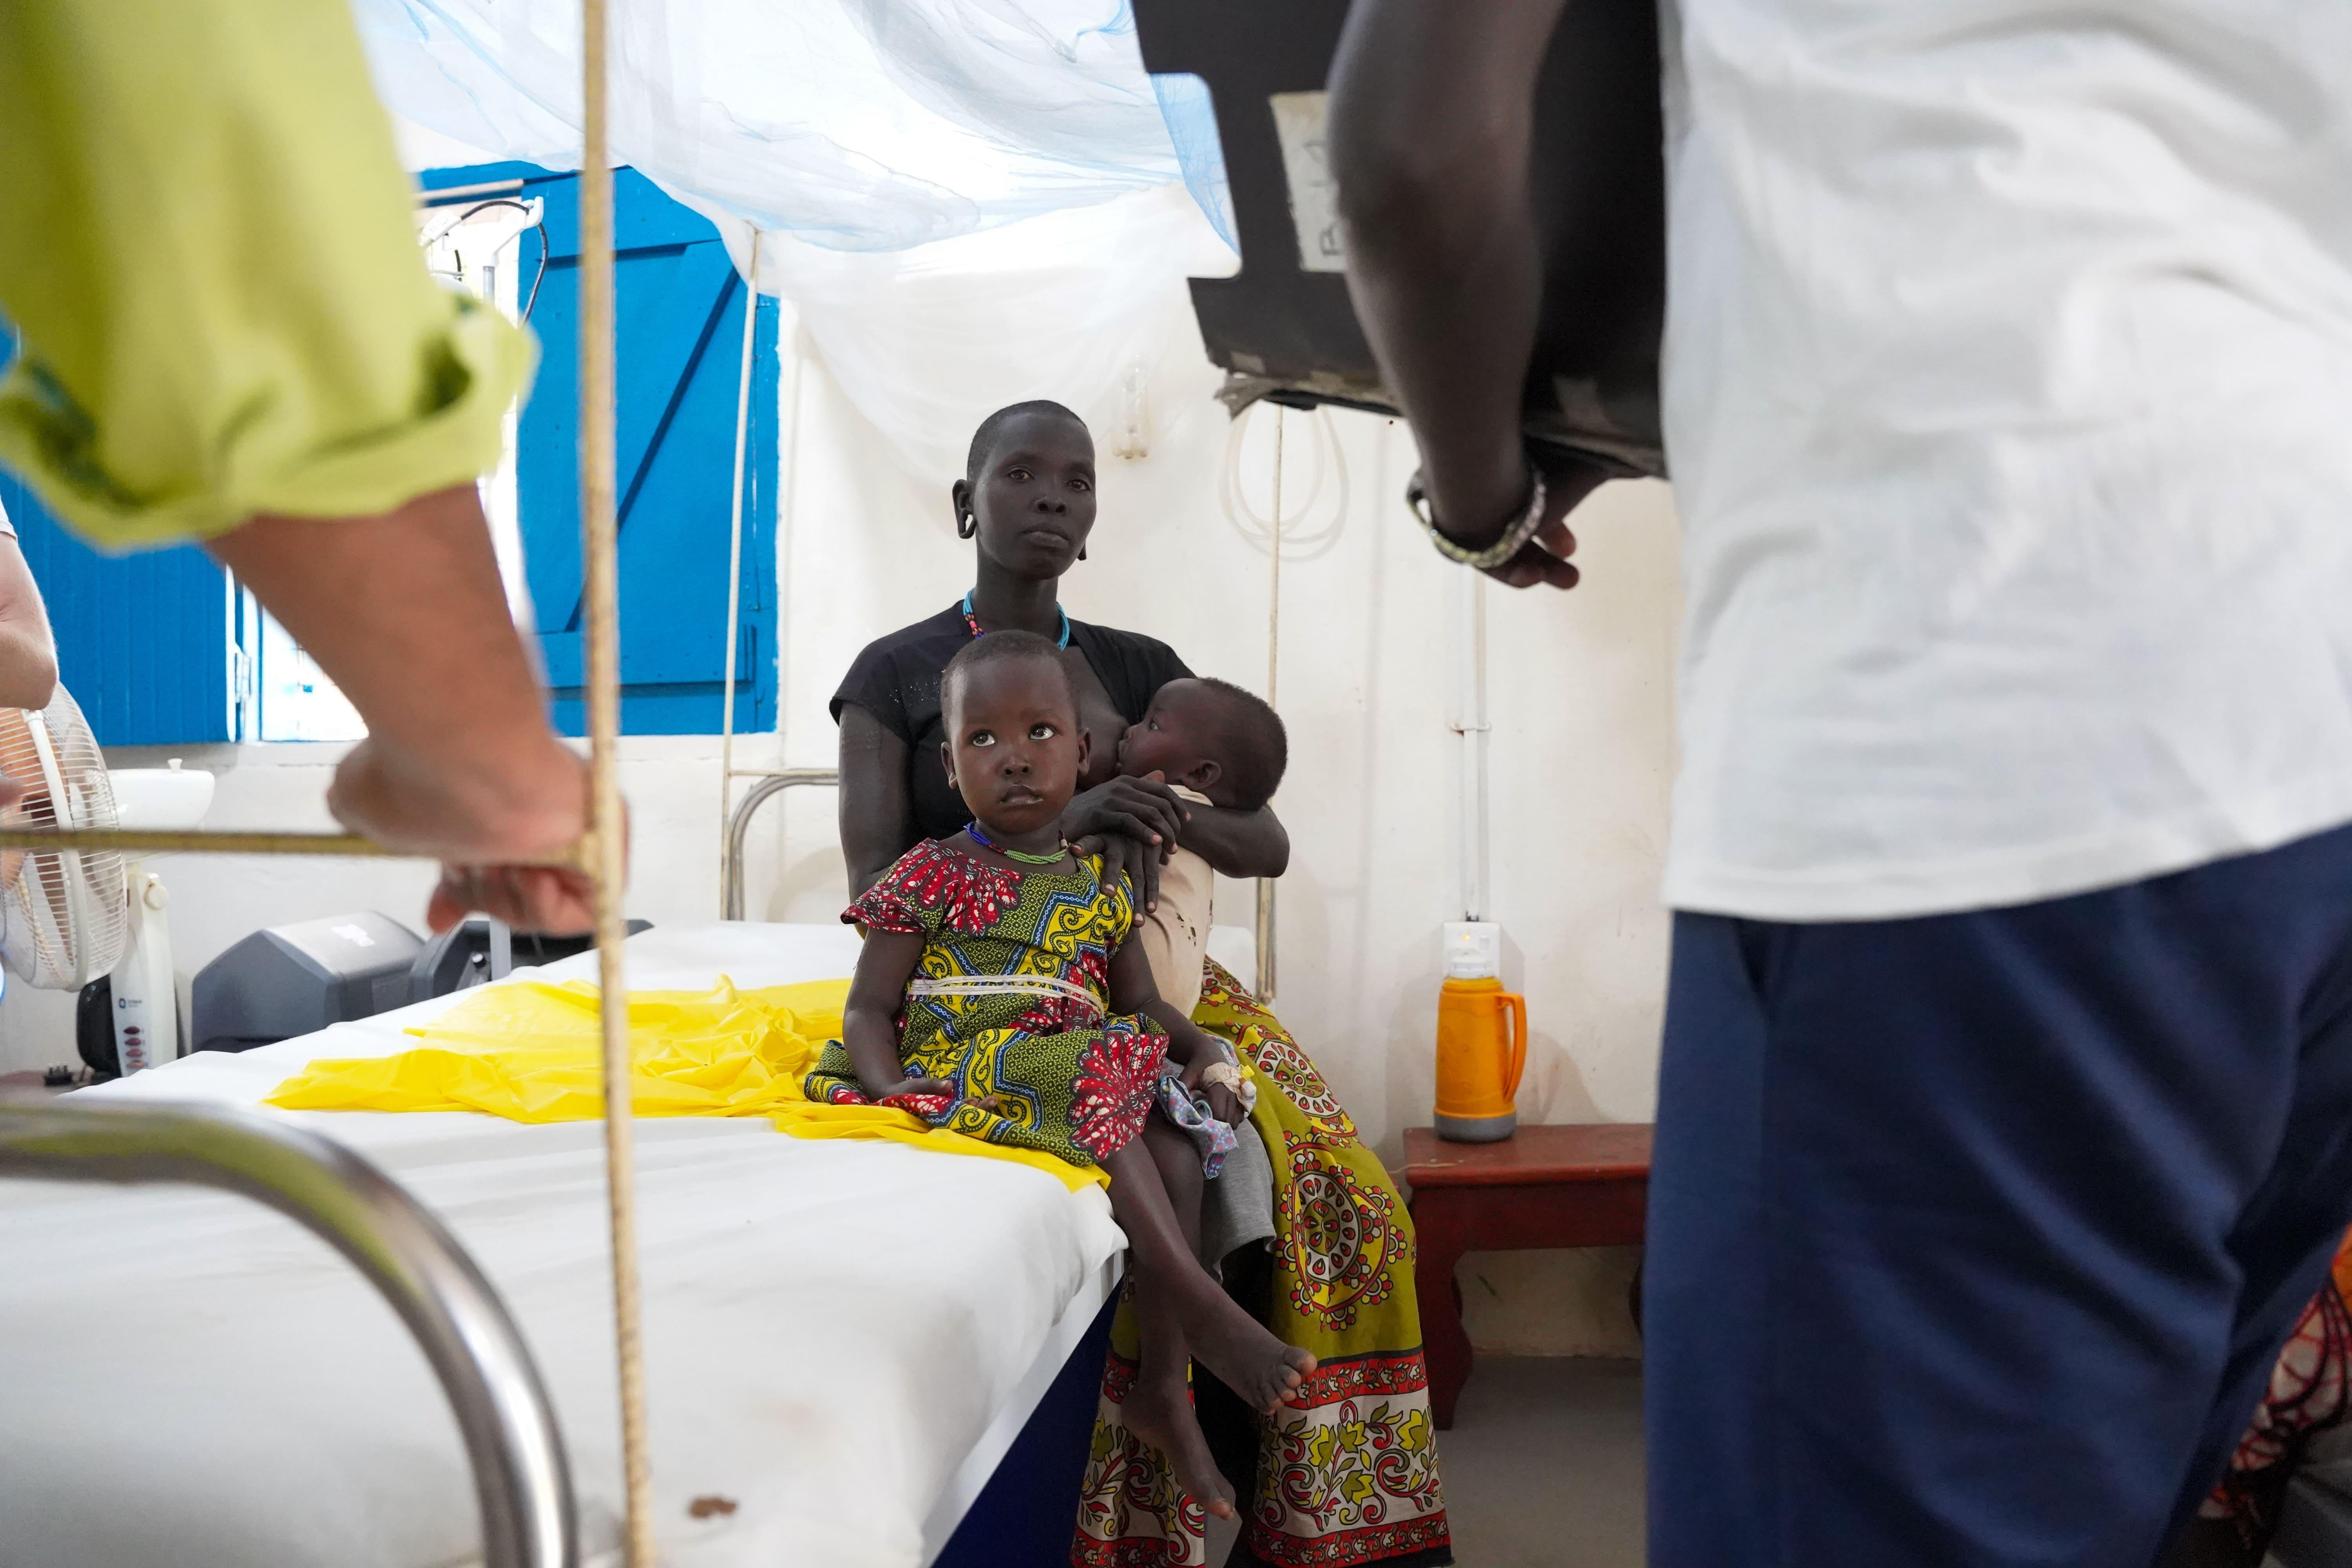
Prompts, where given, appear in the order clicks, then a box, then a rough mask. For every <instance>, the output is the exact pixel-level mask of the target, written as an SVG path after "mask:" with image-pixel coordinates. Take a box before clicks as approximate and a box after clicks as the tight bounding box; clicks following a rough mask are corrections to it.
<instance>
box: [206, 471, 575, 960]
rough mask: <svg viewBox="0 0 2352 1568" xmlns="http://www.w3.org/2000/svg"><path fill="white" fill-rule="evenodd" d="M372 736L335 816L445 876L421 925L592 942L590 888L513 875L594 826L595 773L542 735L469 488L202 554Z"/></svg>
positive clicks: (569, 879) (350, 772) (336, 797)
mask: <svg viewBox="0 0 2352 1568" xmlns="http://www.w3.org/2000/svg"><path fill="white" fill-rule="evenodd" d="M209 548H210V549H211V551H212V552H213V554H214V555H215V557H216V558H218V559H219V561H220V562H221V563H222V564H224V565H226V567H228V568H229V570H230V571H232V572H234V573H236V574H237V576H238V577H239V578H240V579H242V580H243V581H244V583H245V584H246V585H247V586H248V587H250V588H251V589H252V590H253V591H254V593H255V594H256V595H258V596H259V597H260V600H261V602H262V603H263V604H264V605H268V606H269V610H270V613H271V614H273V615H275V616H277V617H278V619H279V620H280V621H281V622H283V623H284V624H285V626H286V629H287V630H289V631H290V632H292V633H293V634H294V637H295V639H296V640H297V641H299V643H301V645H302V646H303V647H304V648H306V649H308V650H309V652H310V657H311V658H315V659H317V660H318V661H319V665H320V668H322V669H324V670H325V671H326V672H327V674H328V675H329V676H331V678H333V679H334V682H335V684H336V685H337V686H339V687H341V689H342V691H343V695H344V696H346V697H348V698H350V699H351V701H352V706H353V707H355V708H357V709H358V710H360V713H361V715H362V717H363V718H365V719H366V721H367V724H368V738H367V739H366V740H365V741H363V742H361V743H360V744H359V745H358V746H356V747H354V748H353V749H352V752H351V754H350V755H349V756H347V757H345V758H344V759H343V763H342V765H341V767H340V768H338V769H337V770H336V772H335V783H334V786H333V788H332V789H331V790H330V791H329V792H328V795H327V804H328V805H329V807H330V808H331V810H332V811H333V812H334V814H335V816H336V817H337V819H338V820H340V821H341V822H342V823H343V824H344V825H345V826H349V827H350V828H352V830H353V831H355V832H358V833H363V834H365V835H367V836H368V837H371V838H373V839H375V840H376V841H377V842H379V843H382V844H385V845H388V846H390V847H394V848H396V849H404V850H409V851H412V852H414V853H417V854H422V855H431V856H434V857H436V858H439V859H441V860H442V861H443V862H444V863H445V864H444V867H443V878H442V883H441V886H440V888H439V889H436V891H435V893H434V896H433V901H432V905H431V907H430V909H429V910H428V912H427V919H428V921H430V923H431V924H432V926H433V928H434V929H435V930H436V931H442V930H446V929H447V928H448V927H449V926H450V925H452V924H454V923H455V922H456V921H457V920H458V919H460V918H462V917H463V916H464V915H465V913H466V912H467V910H469V909H478V910H485V911H487V912H488V913H490V914H493V915H497V916H499V918H501V919H504V920H507V921H511V922H512V923H514V924H516V925H518V926H520V927H522V928H523V929H525V930H541V931H584V930H586V929H587V927H588V925H589V923H590V921H591V918H592V911H591V909H590V904H589V897H588V885H587V880H586V879H585V878H583V877H582V876H580V875H579V874H578V873H576V872H572V871H567V870H556V869H552V868H517V867H515V866H513V865H511V864H509V863H508V862H509V861H510V860H515V859H524V858H535V857H540V856H546V855H551V854H554V853H556V852H558V851H560V850H562V848H563V847H565V846H567V845H569V844H571V843H572V841H573V840H574V839H576V838H578V837H580V835H581V833H582V832H583V830H584V829H585V827H586V826H587V821H588V787H587V769H586V765H585V764H584V763H582V762H581V760H580V759H579V758H578V757H577V756H575V755H573V754H572V752H571V751H570V750H569V749H568V748H567V747H565V746H564V745H563V743H562V742H561V741H559V740H558V739H557V738H556V736H555V732H554V731H553V730H551V728H550V727H549V725H548V721H547V713H546V708H545V700H544V698H543V696H542V694H541V691H540V689H539V682H538V680H537V679H536V678H535V677H534V676H533V674H532V671H531V668H530V661H529V660H528V659H527V658H526V657H525V656H524V653H523V647H522V639H521V638H520V636H519V635H518V634H517V633H516V631H515V628H514V623H513V621H512V619H511V618H510V617H509V615H508V612H507V602H506V594H505V591H504V589H503V588H502V586H501V585H500V584H499V569H498V561H497V558H496V556H495V555H494V554H493V553H492V552H491V548H490V536H489V530H488V525H487V524H486V523H485V522H484V521H483V518H482V510H481V502H480V499H479V497H478V495H477V493H476V491H475V489H474V487H473V486H471V485H461V486H457V487H454V488H452V489H446V490H439V491H436V492H435V493H433V494H430V495H425V496H420V497H418V498H417V499H415V500H412V501H410V502H408V503H407V504H406V505H405V506H403V507H401V508H399V509H398V510H394V511H391V512H386V513H383V514H381V515H378V516H375V517H363V518H333V519H319V518H289V517H260V518H256V519H255V520H254V521H251V522H249V523H247V524H246V525H245V526H244V527H242V528H239V529H237V530H236V531H233V532H229V533H225V534H222V535H221V536H219V537H218V538H216V539H215V540H213V541H212V542H211V544H210V547H209Z"/></svg>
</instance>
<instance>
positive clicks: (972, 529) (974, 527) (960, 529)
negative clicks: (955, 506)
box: [956, 511, 980, 539]
mask: <svg viewBox="0 0 2352 1568" xmlns="http://www.w3.org/2000/svg"><path fill="white" fill-rule="evenodd" d="M979 531H980V519H979V518H977V517H975V516H973V515H972V514H971V512H968V511H961V512H958V513H956V537H957V538H958V539H970V538H971V536H972V535H973V534H975V533H978V532H979Z"/></svg>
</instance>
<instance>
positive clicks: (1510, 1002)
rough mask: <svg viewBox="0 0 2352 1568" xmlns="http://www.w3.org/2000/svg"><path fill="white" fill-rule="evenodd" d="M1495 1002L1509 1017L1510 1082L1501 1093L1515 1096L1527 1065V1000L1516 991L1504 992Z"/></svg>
mask: <svg viewBox="0 0 2352 1568" xmlns="http://www.w3.org/2000/svg"><path fill="white" fill-rule="evenodd" d="M1496 1001H1498V1002H1500V1003H1502V1005H1503V1006H1504V1008H1505V1009H1506V1010H1507V1011H1508V1012H1509V1014H1510V1015H1511V1072H1510V1079H1511V1081H1510V1082H1508V1083H1507V1084H1505V1085H1504V1086H1503V1092H1504V1093H1505V1094H1507V1095H1516V1094H1517V1093H1518V1092H1519V1074H1520V1073H1522V1072H1524V1071H1525V1070H1526V1069H1527V1065H1528V999H1527V998H1526V997H1524V996H1522V995H1520V994H1518V993H1517V992H1516V991H1506V992H1504V993H1503V994H1501V995H1500V996H1498V997H1496Z"/></svg>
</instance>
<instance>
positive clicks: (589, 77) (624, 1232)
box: [580, 0, 654, 1568]
mask: <svg viewBox="0 0 2352 1568" xmlns="http://www.w3.org/2000/svg"><path fill="white" fill-rule="evenodd" d="M604 8H605V0H582V5H581V16H580V23H581V41H580V59H581V68H582V77H583V80H582V83H581V87H582V100H581V110H582V112H581V142H582V145H581V157H580V500H581V512H582V516H581V534H582V547H581V557H582V566H583V577H584V581H583V584H582V596H583V599H584V600H585V601H586V605H585V607H586V612H587V613H586V615H585V616H584V620H585V630H586V632H587V650H586V651H587V656H588V657H587V665H588V671H587V673H588V734H589V752H588V772H589V791H590V797H589V811H588V824H589V827H588V831H589V837H590V842H591V844H592V846H593V849H592V855H593V869H592V872H591V877H592V880H593V885H594V889H595V905H596V970H597V974H596V980H597V985H598V988H599V989H600V991H601V992H602V998H601V1000H600V1002H599V1005H598V1008H597V1013H598V1018H599V1021H600V1022H601V1023H602V1024H603V1026H604V1181H605V1198H606V1203H607V1207H608V1218H609V1219H610V1221H611V1228H612V1237H613V1339H614V1345H615V1346H616V1348H617V1349H618V1352H619V1362H620V1365H619V1369H618V1371H619V1378H620V1394H621V1470H622V1490H623V1495H624V1497H625V1503H626V1510H627V1511H626V1522H625V1529H624V1533H623V1537H622V1561H623V1563H625V1568H654V1521H653V1506H652V1502H653V1500H652V1487H651V1471H650V1469H649V1468H648V1466H647V1464H646V1390H645V1360H644V1354H643V1349H644V1347H643V1345H642V1343H641V1341H640V1336H639V1320H638V1288H637V1216H636V1204H635V1193H636V1171H635V1159H634V1157H633V1155H634V1151H633V1149H632V1147H631V1142H630V1125H629V1118H630V1110H631V1106H630V1093H629V1087H630V1072H629V995H628V979H627V973H626V971H625V967H624V963H623V959H622V952H621V944H622V943H623V942H625V941H626V940H627V937H628V930H627V926H626V924H625V921H624V920H623V918H622V912H621V911H622V904H621V899H622V892H623V889H624V885H625V879H626V876H627V872H628V866H627V844H626V841H625V839H624V837H623V835H624V833H625V831H626V828H625V825H624V822H623V818H622V813H621V780H620V756H619V742H620V734H621V636H620V606H619V597H618V591H617V583H616V576H617V574H616V571H615V556H616V554H617V553H618V552H617V548H616V547H617V543H618V537H619V527H618V523H617V521H616V519H615V515H614V445H615V443H614V364H613V353H614V342H613V169H612V161H611V158H610V156H609V154H608V153H607V150H606V144H605V101H604V89H605V80H606V68H605V63H604V42H605V17H604Z"/></svg>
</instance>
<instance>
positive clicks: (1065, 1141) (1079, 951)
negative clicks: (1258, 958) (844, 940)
mask: <svg viewBox="0 0 2352 1568" xmlns="http://www.w3.org/2000/svg"><path fill="white" fill-rule="evenodd" d="M841 918H842V919H843V920H844V921H848V922H850V923H852V924H854V925H856V926H859V927H861V928H863V929H864V930H865V931H867V932H869V933H870V932H874V931H897V932H899V933H902V934H905V935H908V936H919V937H921V938H922V939H923V956H922V961H921V963H919V964H918V965H917V966H916V970H915V980H914V984H913V986H912V987H911V988H910V991H909V994H908V997H907V1002H906V1006H905V1010H904V1011H903V1012H902V1013H901V1014H900V1015H899V1017H898V1060H899V1062H900V1063H901V1065H903V1066H904V1068H905V1069H906V1072H907V1075H908V1077H910V1078H936V1079H945V1080H947V1081H948V1082H950V1083H951V1084H953V1085H954V1086H955V1090H956V1092H955V1093H954V1094H953V1095H952V1096H950V1095H942V1094H908V1095H896V1096H893V1097H892V1098H891V1099H890V1100H888V1101H887V1103H888V1104H891V1105H896V1106H900V1107H903V1108H904V1109H906V1110H911V1111H914V1112H915V1113H916V1114H917V1115H919V1116H920V1117H922V1118H923V1119H924V1120H925V1121H929V1123H930V1124H931V1125H932V1126H934V1127H944V1128H946V1129H948V1130H949V1131H953V1132H961V1133H964V1134H966V1135H967V1136H970V1137H973V1138H979V1139H983V1140H985V1141H987V1142H992V1143H1002V1144H1007V1145H1010V1146H1012V1147H1015V1148H1024V1149H1036V1150H1040V1151H1043V1152H1046V1153H1049V1154H1054V1155H1056V1156H1058V1157H1060V1158H1061V1159H1064V1160H1067V1161H1068V1162H1070V1163H1072V1164H1074V1165H1082V1166H1091V1165H1098V1164H1100V1163H1102V1162H1103V1161H1105V1160H1108V1158H1110V1156H1111V1155H1113V1154H1115V1153H1117V1152H1118V1151H1119V1150H1120V1149H1121V1148H1123V1147H1124V1146H1125V1145H1126V1144H1127V1142H1128V1141H1129V1140H1130V1139H1132V1138H1133V1137H1134V1136H1135V1135H1136V1134H1137V1133H1138V1132H1139V1131H1142V1129H1143V1119H1144V1117H1145V1116H1146V1115H1147V1114H1148V1113H1149V1112H1150V1109H1151V1097H1152V1092H1153V1089H1154V1088H1155V1087H1156V1085H1157V1084H1158V1082H1159V1078H1160V1063H1161V1061H1162V1060H1163V1059H1165V1058H1166V1056H1167V1054H1168V1037H1167V1036H1166V1035H1165V1034H1163V1033H1161V1032H1160V1030H1159V1029H1157V1028H1156V1027H1155V1026H1153V1025H1152V1024H1151V1023H1150V1020H1148V1019H1146V1018H1143V1017H1141V1016H1134V1015H1124V1016H1123V1015H1116V1014H1113V1013H1112V1012H1111V1011H1110V1005H1109V994H1110V956H1111V954H1112V953H1114V952H1118V947H1119V944H1120V943H1121V942H1125V941H1126V940H1127V935H1128V932H1129V931H1130V930H1131V929H1132V928H1133V926H1134V924H1135V905H1134V902H1133V900H1131V899H1130V898H1129V895H1128V890H1127V882H1126V879H1124V878H1121V879H1118V881H1116V882H1113V883H1109V884H1106V883H1105V882H1104V880H1103V875H1102V861H1101V860H1100V858H1084V859H1080V860H1079V861H1078V862H1077V869H1076V871H1075V872H1072V873H1069V874H1066V875H1065V874H1059V873H1055V872H1050V871H1042V870H1035V871H1033V870H1022V871H1012V870H1006V869H1004V868H1001V867H996V866H991V865H987V864H985V863H983V862H982V861H980V860H977V859H975V858H972V857H971V856H969V855H964V854H960V853H958V852H957V851H955V850H953V849H950V848H947V847H943V846H941V845H940V844H937V843H929V842H927V843H923V844H918V845H917V846H915V847H914V848H912V849H909V850H908V851H907V853H906V854H905V855H903V856H901V857H899V858H898V863H897V864H896V865H894V866H892V867H891V868H890V869H889V870H887V871H886V872H884V873H883V875H882V879H881V880H880V881H878V882H877V883H875V884H874V886H873V887H872V888H870V889H867V890H866V894H865V896H864V897H862V898H860V899H859V900H857V901H856V903H854V904H852V905H850V907H849V909H848V910H846V911H845V913H844V914H843V915H842V917H841ZM986 979H997V980H1011V981H1013V982H1016V983H1017V982H1020V981H1028V982H1031V983H1032V985H1031V988H1030V989H1028V990H1025V991H1024V990H1021V989H1016V988H1005V989H999V990H988V989H984V988H982V987H968V988H965V989H961V990H960V989H956V988H954V986H953V984H952V983H954V982H970V981H973V980H986ZM940 982H948V983H950V987H949V988H948V989H945V990H940V991H930V990H928V989H927V988H926V983H931V984H937V983H940ZM1039 993H1045V994H1039ZM804 1087H805V1089H806V1092H807V1094H808V1097H809V1098H810V1099H811V1100H818V1101H821V1102H828V1103H833V1104H845V1103H847V1104H863V1103H865V1102H866V1093H865V1089H864V1088H863V1087H862V1086H861V1085H860V1084H859V1082H858V1079H857V1072H856V1068H854V1067H853V1066H851V1064H850V1060H849V1053H848V1051H847V1050H846V1049H845V1048H844V1047H843V1046H842V1044H841V1042H840V1041H838V1040H835V1041H832V1042H829V1043H828V1044H827V1045H826V1046H825V1047H824V1055H823V1056H822V1057H821V1058H818V1061H817V1065H816V1068H815V1069H814V1071H812V1072H811V1073H810V1074H809V1075H808V1077H807V1079H805V1080H804Z"/></svg>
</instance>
